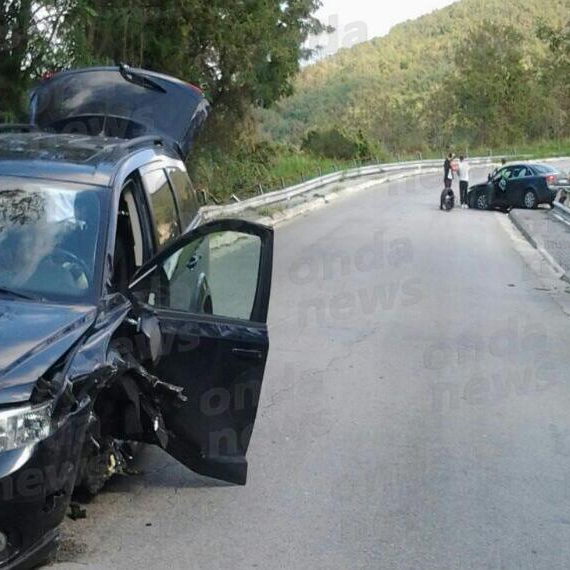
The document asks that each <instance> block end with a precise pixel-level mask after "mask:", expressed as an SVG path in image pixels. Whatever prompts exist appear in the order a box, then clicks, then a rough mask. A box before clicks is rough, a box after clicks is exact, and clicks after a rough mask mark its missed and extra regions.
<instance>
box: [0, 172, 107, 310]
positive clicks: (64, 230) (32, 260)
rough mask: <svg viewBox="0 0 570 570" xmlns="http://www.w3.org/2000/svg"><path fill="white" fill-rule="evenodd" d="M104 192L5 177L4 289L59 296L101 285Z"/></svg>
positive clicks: (1, 204) (0, 253)
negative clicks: (100, 242)
mask: <svg viewBox="0 0 570 570" xmlns="http://www.w3.org/2000/svg"><path fill="white" fill-rule="evenodd" d="M103 195H104V191H102V190H99V189H95V188H85V187H74V186H73V187H72V185H64V184H60V183H56V182H48V181H38V182H35V181H29V180H26V181H23V180H14V179H11V180H9V179H0V288H3V289H9V290H10V291H16V292H19V293H23V294H28V295H31V296H33V297H40V298H45V299H47V300H53V301H63V302H65V301H67V300H70V301H72V302H77V301H82V300H84V301H87V300H91V298H92V297H93V294H94V292H95V291H96V289H97V278H96V277H97V274H98V271H97V268H98V255H97V253H98V243H99V240H100V236H101V235H102V233H103V232H102V230H101V227H102V224H103V222H104V218H105V216H104V209H105V208H104V204H105V202H104V199H103Z"/></svg>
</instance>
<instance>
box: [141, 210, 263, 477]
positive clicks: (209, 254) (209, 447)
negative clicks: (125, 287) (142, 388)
mask: <svg viewBox="0 0 570 570" xmlns="http://www.w3.org/2000/svg"><path fill="white" fill-rule="evenodd" d="M272 265H273V230H271V229H270V228H266V227H263V226H260V225H257V224H252V223H248V222H244V221H238V220H222V221H216V222H211V223H209V224H205V225H203V226H200V227H199V228H197V229H195V230H193V231H191V232H190V233H188V234H186V235H185V236H183V237H182V238H180V239H179V240H177V241H176V242H174V243H173V244H172V245H171V246H169V247H168V248H167V249H166V250H164V251H163V252H162V253H161V254H159V255H158V256H157V257H156V258H155V259H154V260H153V261H151V262H150V263H149V264H147V265H146V266H145V267H143V268H142V269H141V270H140V271H139V272H138V274H137V275H136V276H135V278H134V281H133V283H132V284H131V287H130V291H131V294H132V298H133V302H134V303H135V305H136V309H137V310H138V312H139V316H140V319H141V320H142V321H147V322H149V321H154V322H155V325H156V328H157V334H154V335H150V336H154V337H155V339H156V337H158V341H157V342H155V343H154V344H155V345H156V344H159V345H160V346H159V347H158V348H157V347H156V346H155V347H154V349H153V350H152V352H153V357H152V358H151V359H150V360H151V361H150V362H145V363H144V366H145V368H146V369H147V370H148V371H149V372H151V373H152V374H154V375H155V376H156V377H157V378H159V379H160V380H162V381H163V382H167V383H169V384H173V385H175V386H178V387H181V388H183V390H184V391H183V394H184V396H185V397H186V401H185V402H184V403H173V402H171V401H164V402H159V405H160V408H161V413H162V417H163V420H164V424H165V428H166V431H167V434H168V438H167V440H168V442H167V443H166V444H163V445H164V447H165V449H166V451H167V452H168V453H169V454H170V455H172V456H173V457H175V458H176V459H177V460H179V461H180V462H181V463H183V464H184V465H186V466H187V467H189V468H190V469H192V470H193V471H196V472H197V473H200V474H202V475H207V476H209V477H213V478H216V479H221V480H224V481H228V482H231V483H236V484H245V482H246V477H247V461H246V458H245V456H246V452H247V449H248V446H249V442H250V438H251V434H252V431H253V427H254V424H255V419H256V415H257V407H258V402H259V397H260V393H261V386H262V382H263V375H264V371H265V364H266V360H267V355H268V351H269V339H268V333H267V324H266V323H267V312H268V307H269V297H270V290H271V274H272ZM143 326H144V325H143ZM147 329H148V326H147ZM158 331H159V332H158Z"/></svg>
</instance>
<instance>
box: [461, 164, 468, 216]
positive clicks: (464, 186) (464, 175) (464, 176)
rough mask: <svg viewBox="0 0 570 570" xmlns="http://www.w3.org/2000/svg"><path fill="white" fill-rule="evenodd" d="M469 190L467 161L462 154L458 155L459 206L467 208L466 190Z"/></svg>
mask: <svg viewBox="0 0 570 570" xmlns="http://www.w3.org/2000/svg"><path fill="white" fill-rule="evenodd" d="M468 190H469V162H468V161H467V160H466V159H465V157H464V156H460V157H459V193H460V195H461V207H462V208H467V191H468Z"/></svg>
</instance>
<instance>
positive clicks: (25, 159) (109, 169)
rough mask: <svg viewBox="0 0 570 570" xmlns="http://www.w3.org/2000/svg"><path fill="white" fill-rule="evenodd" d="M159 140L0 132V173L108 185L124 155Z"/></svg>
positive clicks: (124, 157)
mask: <svg viewBox="0 0 570 570" xmlns="http://www.w3.org/2000/svg"><path fill="white" fill-rule="evenodd" d="M159 142H160V139H158V138H156V137H154V138H153V137H142V138H141V139H133V140H130V141H125V140H123V139H113V138H107V137H94V136H85V135H76V134H73V135H72V134H56V133H49V132H41V131H40V132H26V133H4V134H2V133H0V176H24V177H29V178H44V179H51V180H61V181H66V182H75V183H82V184H94V185H98V186H109V185H110V184H111V180H112V178H113V176H114V174H115V172H116V171H117V170H118V167H119V165H120V164H121V163H122V162H123V161H124V160H125V159H126V158H128V157H129V156H132V155H134V154H135V153H136V152H140V151H141V150H144V149H145V148H146V149H148V148H152V147H155V146H156V145H157V144H158V143H159ZM164 150H165V151H166V148H164ZM168 154H170V153H168Z"/></svg>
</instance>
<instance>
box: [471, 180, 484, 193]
mask: <svg viewBox="0 0 570 570" xmlns="http://www.w3.org/2000/svg"><path fill="white" fill-rule="evenodd" d="M487 186H488V183H487V182H483V183H481V184H475V185H474V186H471V187H470V188H469V192H475V191H477V190H483V189H485V188H487Z"/></svg>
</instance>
